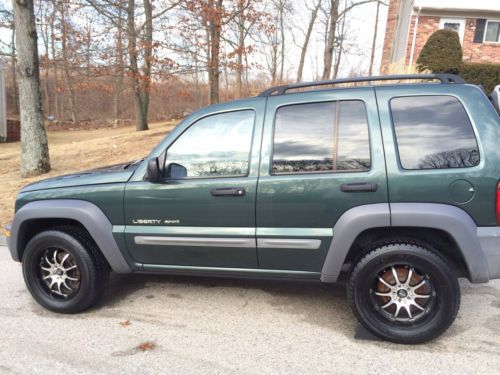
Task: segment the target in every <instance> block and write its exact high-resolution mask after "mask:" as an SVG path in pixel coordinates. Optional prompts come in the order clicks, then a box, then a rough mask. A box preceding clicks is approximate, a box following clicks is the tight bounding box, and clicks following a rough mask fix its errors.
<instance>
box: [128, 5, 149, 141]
mask: <svg viewBox="0 0 500 375" xmlns="http://www.w3.org/2000/svg"><path fill="white" fill-rule="evenodd" d="M134 17H135V0H128V5H127V38H128V54H129V60H130V72H131V75H132V86H133V91H134V103H135V117H136V119H135V121H136V125H135V127H136V130H137V131H143V130H148V120H147V114H146V115H145V114H144V112H143V110H144V107H143V105H142V94H141V82H140V78H141V77H140V76H139V74H140V73H139V67H138V62H137V59H138V58H137V33H136V31H135V19H134Z"/></svg>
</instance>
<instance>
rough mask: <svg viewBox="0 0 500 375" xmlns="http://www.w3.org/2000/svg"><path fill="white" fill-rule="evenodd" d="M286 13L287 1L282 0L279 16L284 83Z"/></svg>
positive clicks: (282, 78) (281, 79)
mask: <svg viewBox="0 0 500 375" xmlns="http://www.w3.org/2000/svg"><path fill="white" fill-rule="evenodd" d="M284 13H285V1H284V0H281V1H280V11H279V15H280V16H279V17H280V33H281V38H280V42H281V50H280V64H281V65H280V83H283V80H284V71H285V20H284V19H283V18H284Z"/></svg>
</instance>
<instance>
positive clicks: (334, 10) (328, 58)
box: [321, 0, 340, 79]
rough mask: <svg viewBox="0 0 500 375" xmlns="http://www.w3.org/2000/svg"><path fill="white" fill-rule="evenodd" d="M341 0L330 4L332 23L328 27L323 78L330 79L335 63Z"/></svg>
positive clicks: (332, 1)
mask: <svg viewBox="0 0 500 375" xmlns="http://www.w3.org/2000/svg"><path fill="white" fill-rule="evenodd" d="M339 1H340V0H331V5H330V25H329V29H328V37H327V40H326V45H325V53H324V58H323V75H322V77H321V78H322V79H329V78H330V76H331V74H332V63H333V47H334V43H335V31H336V28H337V21H338V18H339Z"/></svg>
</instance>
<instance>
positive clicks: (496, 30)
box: [484, 20, 500, 43]
mask: <svg viewBox="0 0 500 375" xmlns="http://www.w3.org/2000/svg"><path fill="white" fill-rule="evenodd" d="M484 41H485V42H493V43H500V21H489V20H488V22H487V23H486V32H485V33H484Z"/></svg>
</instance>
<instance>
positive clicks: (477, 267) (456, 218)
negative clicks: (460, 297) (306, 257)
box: [321, 203, 489, 283]
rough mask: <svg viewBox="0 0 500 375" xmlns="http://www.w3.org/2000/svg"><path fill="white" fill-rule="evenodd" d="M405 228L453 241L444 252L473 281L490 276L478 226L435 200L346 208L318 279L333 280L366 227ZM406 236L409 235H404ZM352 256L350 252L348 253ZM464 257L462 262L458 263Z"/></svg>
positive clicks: (482, 279) (392, 230)
mask: <svg viewBox="0 0 500 375" xmlns="http://www.w3.org/2000/svg"><path fill="white" fill-rule="evenodd" d="M397 228H399V230H400V231H401V230H402V229H401V228H405V230H406V232H407V233H408V232H412V231H413V232H414V233H422V232H423V231H426V230H429V231H430V232H432V233H434V234H436V233H437V234H438V236H440V237H441V238H447V239H448V240H449V241H450V242H448V243H450V244H454V245H456V246H454V247H453V248H452V249H451V250H453V251H456V252H457V253H448V254H446V253H445V254H444V255H445V256H447V257H448V258H452V259H454V260H456V261H457V265H459V266H460V265H461V264H462V265H463V266H464V267H465V271H466V276H467V277H468V278H469V280H471V281H472V282H478V283H479V282H487V281H488V280H489V272H488V264H487V261H486V257H485V255H484V253H483V251H482V248H481V245H480V243H479V239H478V237H477V226H476V224H475V223H474V221H473V220H472V218H471V217H470V216H469V215H468V214H467V213H466V212H465V211H464V210H462V209H461V208H459V207H455V206H451V205H446V204H437V203H391V204H384V203H381V204H374V205H365V206H358V207H355V208H352V209H350V210H348V211H346V212H345V213H344V214H343V215H342V216H341V217H340V219H339V220H338V221H337V223H336V224H335V226H334V228H333V239H332V242H331V244H330V248H329V250H328V254H327V256H326V259H325V263H324V265H323V269H322V272H321V281H323V282H335V281H337V279H338V277H339V275H340V274H341V272H342V267H343V266H344V265H345V263H346V260H347V261H348V260H349V253H350V252H351V251H353V250H355V245H356V240H357V239H359V238H364V237H363V236H366V233H367V231H379V232H383V231H384V230H386V231H387V233H386V234H387V236H389V237H390V236H391V233H392V234H393V233H395V231H397V230H398V229H397ZM406 238H408V237H406ZM351 258H352V255H351ZM461 261H463V263H460V262H461Z"/></svg>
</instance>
